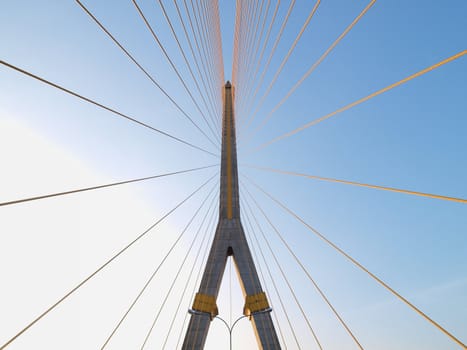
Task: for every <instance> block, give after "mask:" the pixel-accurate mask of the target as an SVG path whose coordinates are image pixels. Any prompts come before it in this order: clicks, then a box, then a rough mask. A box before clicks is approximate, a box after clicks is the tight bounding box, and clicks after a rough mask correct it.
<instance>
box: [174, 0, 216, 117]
mask: <svg viewBox="0 0 467 350" xmlns="http://www.w3.org/2000/svg"><path fill="white" fill-rule="evenodd" d="M174 4H175V6H176V7H177V12H179V16H180V21H181V22H182V25H183V27H184V28H185V24H184V22H183V19H182V15H181V13H180V9H179V7H178V4H177V2H176V1H174ZM183 5H184V8H185V13H186V17H187V18H188V23H189V24H190V29H191V33H192V35H193V39H194V41H195V45H196V50H194V49H193V50H192V54H193V56H194V57H196V52H197V53H198V56H199V58H200V62H201V67H202V68H203V73H204V81H205V83H206V86H208V85H209V88H208V91H210V92H211V97H212V100H213V103H214V105H215V107H216V109H217V110H218V111H220V110H221V106H220V101H219V99H218V98H216V97H215V95H213V92H215V91H216V88H215V86H214V85H213V82H212V74H209V73H208V72H209V68H208V66H209V62H207V61H206V59H204V60H203V58H206V56H204V55H203V54H202V50H201V47H200V41H201V40H200V41H198V36H199V28H198V27H199V26H198V27H197V29H198V35H197V34H196V30H195V25H194V24H193V19H192V17H191V15H190V10H189V9H188V4H187V2H186V0H183ZM192 8H193V3H192ZM193 11H194V8H193ZM194 17H195V16H194ZM195 21H196V17H195ZM185 30H186V29H185ZM186 35H187V38H188V32H186ZM188 40H189V39H188ZM189 42H190V41H189ZM201 46H202V45H201ZM211 73H212V71H211Z"/></svg>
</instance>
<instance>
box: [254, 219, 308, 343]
mask: <svg viewBox="0 0 467 350" xmlns="http://www.w3.org/2000/svg"><path fill="white" fill-rule="evenodd" d="M246 217H248V219H247V222H249V223H250V226H251V222H250V219H249V216H248V215H246ZM251 230H252V231H251V232H252V234H251V235H250V234H249V239H250V241H251V242H252V241H253V240H252V239H251V236H252V237H253V238H254V239H255V242H256V246H257V248H258V250H259V252H260V254H261V257H262V258H263V262H264V266H266V270H267V272H268V276H269V279H270V280H271V282H272V285H273V288H274V291H275V292H276V295H277V298H278V299H279V304H280V305H281V309H282V312H283V314H284V315H285V318H286V320H287V324H288V325H289V328H290V331H291V333H292V336H293V338H294V341H295V344H296V345H297V347H298V348H299V349H301V346H300V342H299V341H298V338H297V334H296V333H295V327H294V326H293V325H292V322H291V321H290V316H289V314H288V313H287V307H286V306H285V304H284V302H283V300H282V298H281V295H280V293H279V288H278V287H277V284H276V282H275V278H274V277H273V274H272V272H271V269H270V268H269V264H268V263H267V259H266V257H265V255H264V252H263V249H261V244H260V243H259V240H258V237H257V236H256V235H255V234H254V233H253V232H254V231H253V229H251ZM284 343H285V342H284Z"/></svg>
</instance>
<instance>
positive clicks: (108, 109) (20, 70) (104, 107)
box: [0, 60, 219, 157]
mask: <svg viewBox="0 0 467 350" xmlns="http://www.w3.org/2000/svg"><path fill="white" fill-rule="evenodd" d="M0 64H2V65H4V66H6V67H8V68H11V69H13V70H15V71H17V72H19V73H22V74H24V75H27V76H29V77H31V78H34V79H36V80H39V81H40V82H42V83H45V84H47V85H49V86H52V87H54V88H56V89H59V90H61V91H63V92H66V93H67V94H70V95H72V96H75V97H78V98H79V99H81V100H83V101H86V102H88V103H91V104H93V105H95V106H97V107H99V108H102V109H105V110H106V111H108V112H111V113H113V114H115V115H117V116H119V117H122V118H125V119H127V120H129V121H131V122H133V123H136V124H139V125H141V126H144V127H145V128H147V129H150V130H152V131H155V132H157V133H159V134H161V135H164V136H167V137H169V138H171V139H173V140H175V141H178V142H180V143H183V144H184V145H187V146H190V147H191V148H195V149H197V150H198V151H202V152H204V153H207V154H210V155H212V156H214V157H219V155H217V154H215V153H212V152H210V151H208V150H206V149H204V148H201V147H199V146H196V145H195V144H192V143H190V142H188V141H185V140H183V139H181V138H179V137H176V136H173V135H171V134H169V133H167V132H165V131H162V130H160V129H157V128H155V127H153V126H151V125H149V124H146V123H143V122H141V121H139V120H137V119H135V118H133V117H130V116H129V115H128V114H124V113H122V112H119V111H117V110H115V109H113V108H110V107H108V106H105V105H103V104H102V103H99V102H97V101H95V100H92V99H90V98H88V97H85V96H83V95H80V94H78V93H77V92H74V91H71V90H69V89H67V88H64V87H63V86H60V85H58V84H55V83H53V82H51V81H49V80H47V79H45V78H41V77H39V76H37V75H35V74H33V73H30V72H28V71H26V70H24V69H21V68H19V67H17V66H14V65H12V64H10V63H8V62H5V61H1V60H0Z"/></svg>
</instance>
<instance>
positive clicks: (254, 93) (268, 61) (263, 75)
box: [240, 0, 296, 126]
mask: <svg viewBox="0 0 467 350" xmlns="http://www.w3.org/2000/svg"><path fill="white" fill-rule="evenodd" d="M295 1H296V0H292V1H291V2H290V5H289V8H288V10H287V14H286V15H285V18H284V21H283V22H282V25H281V28H280V30H279V33H278V34H277V36H276V40H275V41H274V45H273V47H272V49H271V52H270V54H269V57H268V60H267V62H266V64H265V66H264V68H263V72H262V73H261V76H260V78H259V82H258V84H257V86H256V89H255V91H254V92H253V96H252V98H251V101H255V97H256V95H257V94H258V91H259V89H260V88H261V86H262V84H263V81H264V78H265V75H266V72H267V70H268V68H269V65H270V64H271V60H272V58H273V56H274V53H275V52H276V49H277V46H278V45H279V41H280V40H281V37H282V34H283V33H284V30H285V27H286V26H287V23H288V20H289V17H290V14H291V13H292V10H293V8H294V5H295ZM249 109H250V107H248V108H247V110H249ZM250 120H251V116H250V117H249V118H248V120H245V122H246V123H247V124H246V125H249V124H250V123H251V121H250ZM245 122H244V123H243V124H242V125H240V126H243V125H244V124H245Z"/></svg>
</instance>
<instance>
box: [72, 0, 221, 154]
mask: <svg viewBox="0 0 467 350" xmlns="http://www.w3.org/2000/svg"><path fill="white" fill-rule="evenodd" d="M75 1H76V3H77V4H78V5H79V6H80V7H81V8H82V9H83V11H84V12H86V14H87V15H88V16H89V17H90V18H91V19H92V20H93V21H94V22H95V23H96V24H97V25H98V26H99V28H101V29H102V31H103V32H104V33H105V34H106V35H107V36H108V37H109V38H110V39H111V40H112V41H113V42H114V43H115V44H116V45H117V46H118V47H119V48H120V50H122V51H123V52H124V53H125V55H126V56H128V58H129V59H130V60H131V61H133V63H134V64H135V65H136V66H137V67H138V68H139V69H140V70H141V71H142V72H143V73H144V75H146V77H147V78H148V79H149V80H151V82H152V83H153V84H154V85H155V86H156V87H157V88H158V89H159V90H160V91H161V92H162V93H163V94H164V95H165V96H166V97H167V98H168V99H169V100H170V102H172V104H173V105H174V106H175V107H176V108H177V109H178V110H179V111H180V112H181V113H182V114H183V116H184V117H185V118H186V119H188V120H189V121H190V123H191V124H193V126H194V127H195V128H196V129H198V131H199V132H200V133H202V134H203V135H204V136H205V137H206V138H207V139H208V141H209V142H211V144H212V145H213V146H214V147H216V148H217V149H219V146H218V145H216V143H215V142H214V141H213V140H212V139H211V138H210V137H209V136H208V135H207V134H206V133H205V132H204V130H203V129H201V128H200V127H199V126H198V124H196V122H195V121H194V120H193V118H192V117H190V115H189V114H188V113H187V112H186V111H185V110H184V109H183V108H182V107H180V105H179V104H178V103H177V102H176V101H175V100H174V99H173V98H172V97H171V96H170V95H169V93H168V92H167V91H166V90H165V89H164V88H163V87H162V86H161V85H160V84H159V83H158V82H157V81H156V80H155V79H154V78H153V76H152V75H151V74H149V73H148V71H147V70H146V69H144V68H143V66H142V65H141V64H140V63H139V62H138V61H137V60H136V59H135V58H134V57H133V55H131V54H130V52H129V51H128V50H127V49H125V47H124V46H123V45H122V44H121V43H120V42H119V41H118V40H117V39H116V38H115V37H114V36H113V35H112V34H111V33H110V32H109V30H108V29H107V28H105V27H104V25H103V24H102V23H101V22H100V21H99V20H98V19H97V18H96V17H95V16H94V15H93V14H92V13H91V12H90V11H89V10H88V9H87V8H86V6H84V5H83V4H82V3H81V1H80V0H75Z"/></svg>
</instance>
